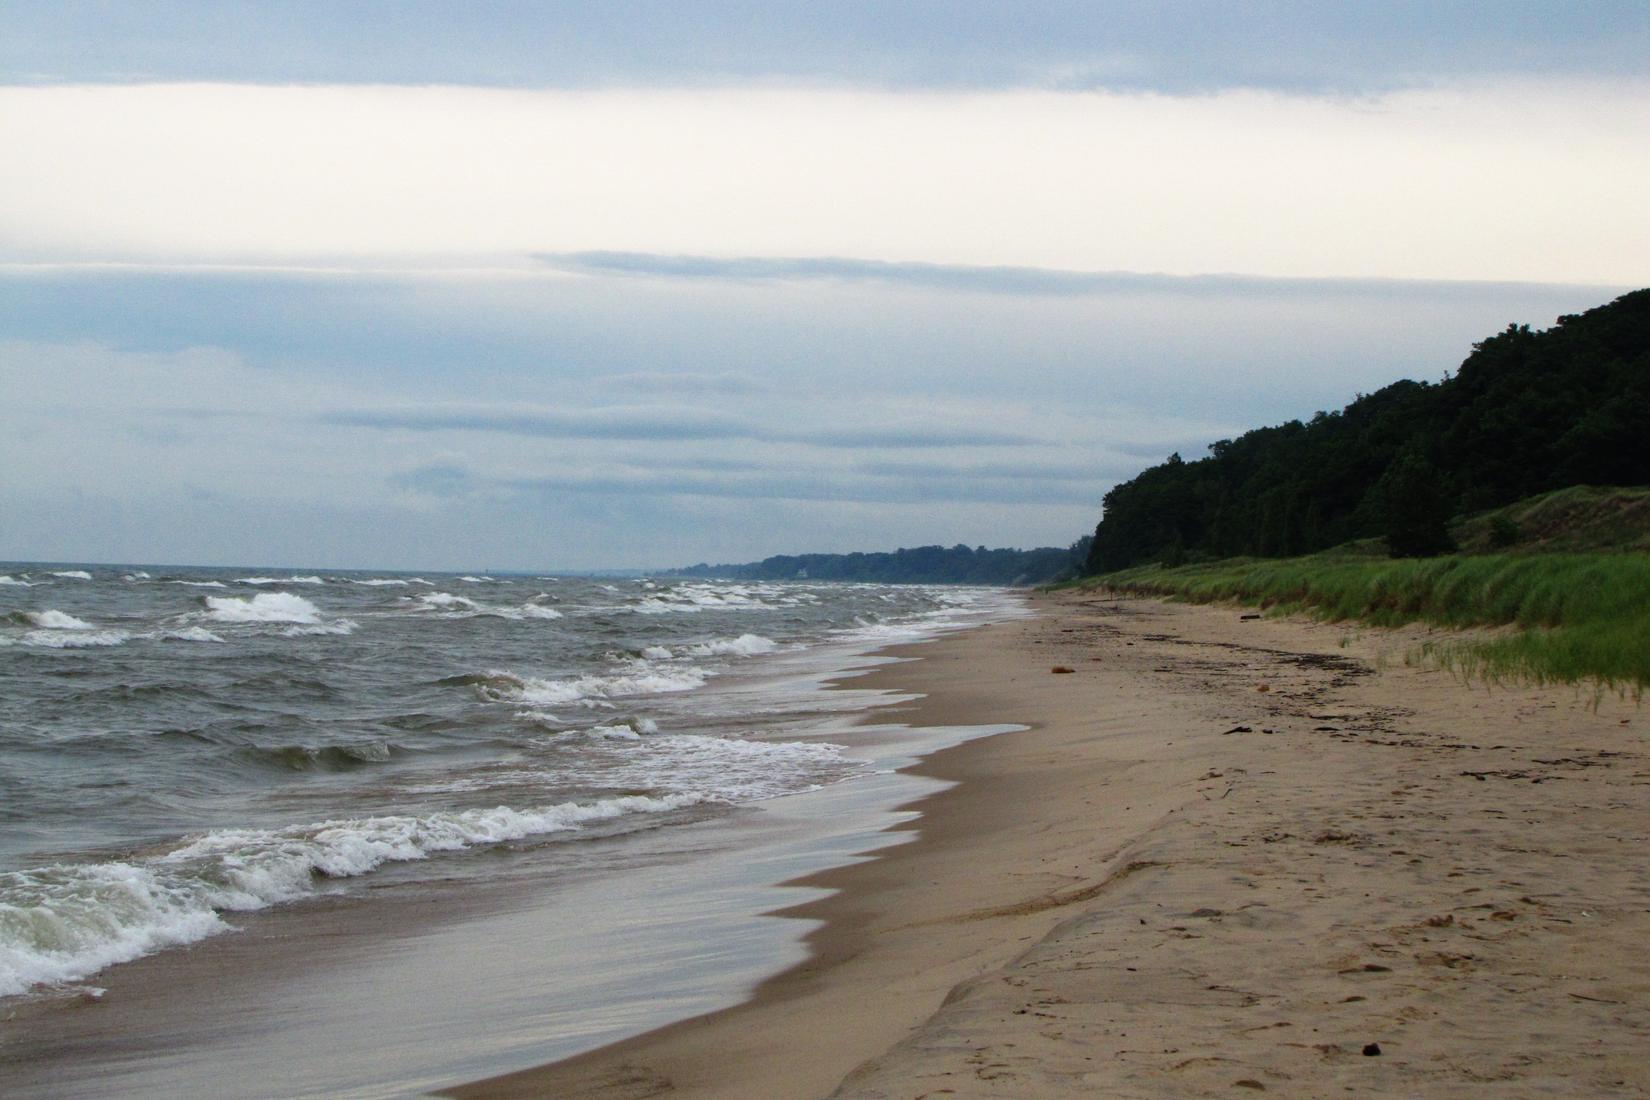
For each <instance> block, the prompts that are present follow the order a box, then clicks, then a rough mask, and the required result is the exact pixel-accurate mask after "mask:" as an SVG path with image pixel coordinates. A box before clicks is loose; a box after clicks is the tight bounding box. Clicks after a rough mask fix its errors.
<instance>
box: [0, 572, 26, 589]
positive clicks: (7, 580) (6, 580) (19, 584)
mask: <svg viewBox="0 0 1650 1100" xmlns="http://www.w3.org/2000/svg"><path fill="white" fill-rule="evenodd" d="M7 584H9V585H12V586H14V587H16V588H33V587H34V584H33V582H32V581H26V580H23V579H22V578H20V577H14V576H12V575H11V574H10V573H0V585H7Z"/></svg>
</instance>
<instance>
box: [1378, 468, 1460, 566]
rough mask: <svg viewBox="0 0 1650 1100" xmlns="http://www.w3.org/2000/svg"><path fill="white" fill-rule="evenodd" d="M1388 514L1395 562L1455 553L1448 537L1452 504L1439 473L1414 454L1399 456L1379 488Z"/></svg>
mask: <svg viewBox="0 0 1650 1100" xmlns="http://www.w3.org/2000/svg"><path fill="white" fill-rule="evenodd" d="M1378 488H1379V490H1380V497H1381V504H1382V508H1383V510H1384V511H1385V513H1386V524H1385V530H1384V531H1383V532H1382V533H1383V534H1384V535H1385V536H1386V545H1387V550H1388V552H1390V553H1391V554H1392V556H1393V557H1395V558H1431V557H1436V556H1437V555H1439V554H1445V553H1448V552H1449V551H1451V550H1453V549H1455V546H1454V544H1453V543H1452V542H1450V537H1449V519H1450V507H1449V502H1448V501H1446V500H1445V499H1444V494H1443V491H1442V489H1441V488H1440V486H1439V484H1438V471H1437V470H1436V469H1435V468H1434V467H1433V465H1432V463H1430V462H1428V461H1427V460H1426V459H1425V458H1423V457H1422V456H1421V455H1419V454H1416V453H1415V452H1413V451H1409V452H1406V453H1404V454H1401V455H1399V456H1398V457H1397V458H1396V459H1394V460H1393V462H1392V465H1391V466H1388V467H1387V470H1386V473H1384V474H1382V475H1381V480H1380V483H1379V485H1378Z"/></svg>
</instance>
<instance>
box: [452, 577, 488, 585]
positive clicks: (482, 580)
mask: <svg viewBox="0 0 1650 1100" xmlns="http://www.w3.org/2000/svg"><path fill="white" fill-rule="evenodd" d="M458 579H459V580H461V581H468V582H470V583H471V584H489V583H491V582H492V580H493V578H492V577H488V576H480V577H471V576H463V577H460V578H458Z"/></svg>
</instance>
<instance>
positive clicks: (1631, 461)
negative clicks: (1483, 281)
mask: <svg viewBox="0 0 1650 1100" xmlns="http://www.w3.org/2000/svg"><path fill="white" fill-rule="evenodd" d="M1646 483H1650V289H1646V290H1637V291H1634V292H1632V293H1630V294H1625V295H1623V296H1622V297H1620V298H1617V299H1616V300H1615V301H1613V302H1610V303H1609V304H1607V305H1603V306H1599V307H1597V308H1595V309H1590V310H1588V311H1586V312H1585V313H1580V314H1573V315H1569V316H1565V317H1560V318H1559V319H1558V322H1557V324H1555V325H1554V326H1553V327H1552V328H1549V329H1546V330H1544V331H1539V332H1537V331H1531V329H1530V328H1529V327H1528V326H1527V325H1512V326H1510V327H1508V328H1507V329H1506V330H1505V331H1504V332H1501V333H1499V334H1497V335H1495V336H1491V337H1490V338H1488V339H1486V340H1484V341H1482V342H1481V343H1478V344H1474V345H1473V349H1472V354H1471V355H1469V356H1468V357H1467V358H1466V360H1465V361H1464V362H1463V363H1462V364H1461V365H1460V368H1459V369H1458V370H1456V372H1455V373H1454V375H1453V376H1446V377H1445V378H1444V379H1443V380H1442V381H1440V382H1414V381H1401V382H1394V383H1393V384H1392V385H1390V386H1387V387H1385V388H1384V389H1381V390H1377V391H1376V392H1375V393H1371V394H1367V395H1360V396H1358V397H1357V398H1356V400H1354V401H1353V402H1352V403H1351V404H1349V405H1347V406H1346V407H1345V408H1343V409H1340V410H1338V411H1335V412H1319V413H1318V414H1317V415H1316V416H1314V417H1313V418H1312V419H1311V420H1309V421H1306V422H1304V423H1303V422H1301V421H1299V420H1292V421H1290V422H1288V423H1287V424H1282V425H1279V426H1277V427H1271V428H1259V429H1256V430H1255V431H1251V432H1246V433H1245V434H1243V435H1241V436H1239V437H1238V438H1237V439H1223V440H1220V441H1218V442H1216V443H1214V444H1211V445H1210V447H1209V454H1208V456H1207V457H1204V458H1199V459H1196V460H1194V461H1191V462H1187V461H1183V460H1182V459H1181V457H1180V456H1179V455H1170V456H1169V458H1168V460H1167V461H1166V462H1163V463H1161V464H1159V465H1157V466H1153V467H1151V468H1149V469H1147V470H1144V471H1142V472H1141V473H1140V474H1138V475H1137V476H1135V477H1134V478H1133V479H1131V480H1129V481H1126V482H1123V483H1121V484H1119V485H1117V486H1116V487H1115V488H1113V489H1112V490H1111V491H1110V492H1108V493H1107V494H1106V496H1105V501H1104V505H1103V508H1102V512H1101V519H1100V523H1099V526H1098V527H1097V528H1096V529H1095V534H1094V539H1093V542H1092V544H1091V546H1090V549H1089V553H1088V558H1087V562H1086V565H1085V571H1086V572H1088V573H1106V572H1111V571H1114V570H1118V569H1124V568H1127V567H1129V566H1133V565H1140V564H1145V563H1148V562H1162V563H1165V564H1180V563H1184V562H1189V561H1200V560H1213V559H1219V558H1230V557H1239V556H1255V557H1289V556H1293V555H1298V554H1308V553H1313V552H1315V551H1319V550H1325V549H1328V548H1330V547H1334V546H1339V545H1341V544H1343V543H1347V542H1351V541H1354V540H1359V539H1373V538H1381V539H1384V540H1386V543H1387V545H1388V547H1389V549H1390V551H1391V552H1392V553H1393V554H1394V555H1395V556H1425V555H1429V554H1434V553H1440V552H1444V551H1447V550H1449V549H1450V548H1451V547H1450V544H1449V536H1448V533H1447V525H1448V522H1449V520H1450V519H1451V518H1452V517H1457V516H1464V515H1469V514H1472V513H1475V512H1481V511H1484V510H1487V509H1491V508H1496V507H1499V506H1501V505H1506V504H1510V503H1512V502H1514V501H1517V500H1521V499H1523V498H1525V497H1529V496H1533V495H1535V494H1538V493H1543V492H1547V491H1550V490H1554V489H1560V488H1565V487H1568V486H1572V485H1609V486H1618V485H1644V484H1646Z"/></svg>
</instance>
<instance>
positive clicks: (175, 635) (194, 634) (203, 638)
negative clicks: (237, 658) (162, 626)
mask: <svg viewBox="0 0 1650 1100" xmlns="http://www.w3.org/2000/svg"><path fill="white" fill-rule="evenodd" d="M161 637H162V638H167V639H170V640H172V641H176V642H221V641H223V639H222V638H220V637H218V636H217V635H216V634H214V633H212V632H211V631H210V630H208V629H206V628H205V627H204V626H186V627H184V628H183V629H181V630H168V631H166V632H165V633H164V634H162V635H161Z"/></svg>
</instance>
